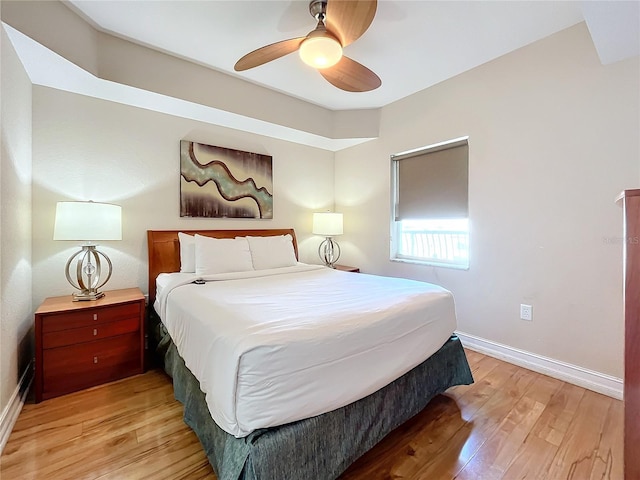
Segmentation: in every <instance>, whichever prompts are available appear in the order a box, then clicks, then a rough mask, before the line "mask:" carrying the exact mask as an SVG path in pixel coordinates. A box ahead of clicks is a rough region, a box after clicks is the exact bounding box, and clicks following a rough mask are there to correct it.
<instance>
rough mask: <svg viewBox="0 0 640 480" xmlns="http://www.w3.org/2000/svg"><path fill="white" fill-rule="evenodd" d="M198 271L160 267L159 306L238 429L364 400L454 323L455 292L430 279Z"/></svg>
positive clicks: (213, 409) (222, 416)
mask: <svg viewBox="0 0 640 480" xmlns="http://www.w3.org/2000/svg"><path fill="white" fill-rule="evenodd" d="M195 278H196V277H195V275H191V274H184V273H180V274H163V275H161V277H159V278H158V295H157V300H156V310H157V312H158V314H159V316H160V318H161V320H162V322H163V323H164V325H165V326H166V328H167V331H168V332H169V334H170V335H171V338H172V339H173V341H174V343H175V345H176V347H177V350H178V352H179V354H180V356H181V357H182V358H183V359H184V361H185V364H186V366H187V368H188V369H189V370H190V371H191V372H192V373H193V375H194V376H195V378H196V379H197V380H198V381H199V383H200V388H201V389H202V391H203V392H204V394H205V400H206V404H207V407H208V409H209V412H210V413H211V416H212V418H213V419H214V421H215V422H216V423H217V424H218V426H220V428H222V429H223V430H224V431H226V432H227V433H229V434H231V435H234V436H235V437H238V438H241V437H244V436H247V435H248V434H250V433H251V432H253V431H255V430H257V429H261V428H268V427H273V426H278V425H283V424H286V423H289V422H293V421H296V420H300V419H303V418H309V417H313V416H316V415H320V414H322V413H325V412H329V411H332V410H335V409H337V408H340V407H342V406H345V405H348V404H350V403H352V402H354V401H356V400H359V399H361V398H364V397H365V396H367V395H369V394H371V393H373V392H375V391H377V390H379V389H380V388H382V387H384V386H386V385H387V384H389V383H391V382H392V381H393V380H395V379H396V378H398V377H400V376H401V375H403V374H405V373H406V372H408V371H409V370H411V369H412V368H414V367H415V366H417V365H418V364H420V363H421V362H423V361H424V360H425V359H427V358H428V357H430V356H431V355H432V354H433V353H434V352H436V351H437V350H438V349H439V348H440V347H441V346H442V345H443V344H444V343H445V342H446V341H447V340H448V338H449V337H450V335H451V334H452V333H453V331H454V330H455V327H456V320H455V306H454V302H453V296H452V295H451V293H450V292H449V291H447V290H446V289H444V288H442V287H439V286H437V285H432V284H428V283H424V282H418V281H413V280H407V279H398V278H389V277H379V276H373V275H366V274H354V273H349V272H342V271H336V270H332V269H328V268H325V267H318V266H311V265H297V266H295V267H286V268H281V269H272V270H261V271H253V272H241V273H233V274H222V275H214V276H210V277H204V279H205V280H207V281H206V282H205V283H204V284H194V283H192V282H193V280H195Z"/></svg>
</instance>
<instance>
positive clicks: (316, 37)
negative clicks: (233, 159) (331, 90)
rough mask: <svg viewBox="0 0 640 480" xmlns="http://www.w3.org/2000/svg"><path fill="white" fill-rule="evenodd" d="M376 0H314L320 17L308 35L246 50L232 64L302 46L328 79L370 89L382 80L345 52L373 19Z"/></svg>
mask: <svg viewBox="0 0 640 480" xmlns="http://www.w3.org/2000/svg"><path fill="white" fill-rule="evenodd" d="M377 6H378V2H377V0H311V2H310V3H309V13H311V15H312V16H313V17H314V18H315V19H316V20H317V21H318V24H317V26H316V28H315V30H312V31H311V32H309V34H308V35H307V36H306V37H298V38H291V39H289V40H283V41H281V42H276V43H272V44H271V45H267V46H265V47H262V48H258V49H257V50H254V51H253V52H250V53H247V54H246V55H245V56H244V57H242V58H241V59H240V60H238V61H237V62H236V64H235V66H234V67H233V68H234V69H235V70H236V71H237V72H241V71H243V70H248V69H250V68H254V67H258V66H260V65H264V64H265V63H268V62H270V61H272V60H276V59H278V58H280V57H283V56H285V55H288V54H290V53H293V52H295V51H296V50H299V53H300V57H301V58H302V60H303V61H304V62H305V63H307V64H308V65H310V66H312V67H314V68H317V69H318V71H319V72H320V75H322V76H323V77H324V78H325V79H326V80H327V81H328V82H329V83H331V84H332V85H334V86H336V87H338V88H339V89H341V90H345V91H347V92H368V91H370V90H375V89H376V88H378V87H379V86H380V85H381V84H382V81H381V80H380V78H379V77H378V76H377V75H376V74H375V73H373V72H372V71H371V70H369V69H368V68H367V67H365V66H364V65H361V64H359V63H358V62H356V61H355V60H352V59H350V58H349V57H346V56H344V55H343V54H342V49H343V48H344V47H346V46H347V45H350V44H351V43H353V42H355V41H356V40H357V39H358V38H360V37H361V36H362V35H363V34H364V32H366V31H367V29H368V28H369V25H371V22H372V21H373V17H374V16H375V14H376V8H377Z"/></svg>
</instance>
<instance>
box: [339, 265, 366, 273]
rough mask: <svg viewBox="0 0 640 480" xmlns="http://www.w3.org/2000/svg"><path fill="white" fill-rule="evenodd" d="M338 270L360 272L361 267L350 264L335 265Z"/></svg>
mask: <svg viewBox="0 0 640 480" xmlns="http://www.w3.org/2000/svg"><path fill="white" fill-rule="evenodd" d="M334 268H335V269H336V270H342V271H343V272H353V273H360V269H359V268H358V267H350V266H348V265H334Z"/></svg>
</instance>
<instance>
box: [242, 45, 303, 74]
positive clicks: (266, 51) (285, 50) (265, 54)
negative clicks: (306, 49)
mask: <svg viewBox="0 0 640 480" xmlns="http://www.w3.org/2000/svg"><path fill="white" fill-rule="evenodd" d="M305 38H307V37H298V38H291V39H289V40H282V41H281V42H276V43H272V44H271V45H267V46H265V47H262V48H258V49H257V50H254V51H253V52H249V53H247V54H246V55H245V56H244V57H242V58H241V59H240V60H238V61H237V62H236V64H235V65H234V67H233V69H234V70H235V71H236V72H242V71H243V70H248V69H250V68H253V67H258V66H260V65H264V64H265V63H267V62H270V61H272V60H276V59H277V58H280V57H284V56H285V55H288V54H290V53H293V52H295V51H296V50H298V48H300V44H301V43H302V41H303V40H304V39H305Z"/></svg>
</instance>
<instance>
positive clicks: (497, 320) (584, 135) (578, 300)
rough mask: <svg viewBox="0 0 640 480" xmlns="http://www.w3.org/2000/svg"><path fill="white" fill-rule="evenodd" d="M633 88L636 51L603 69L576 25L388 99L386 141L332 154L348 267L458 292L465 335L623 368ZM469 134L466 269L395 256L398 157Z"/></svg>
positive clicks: (639, 152)
mask: <svg viewBox="0 0 640 480" xmlns="http://www.w3.org/2000/svg"><path fill="white" fill-rule="evenodd" d="M638 85H640V68H639V64H638V58H637V57H636V58H634V59H630V60H626V61H622V62H618V63H615V64H612V65H608V66H602V65H601V64H600V62H599V60H598V56H597V54H596V51H595V49H594V47H593V45H592V42H591V39H590V37H589V34H588V31H587V28H586V27H585V25H584V24H580V25H577V26H576V27H572V28H570V29H568V30H565V31H563V32H560V33H558V34H556V35H553V36H551V37H548V38H546V39H544V40H541V41H539V42H537V43H535V44H532V45H530V46H528V47H525V48H523V49H521V50H518V51H516V52H514V53H511V54H508V55H506V56H504V57H501V58H499V59H497V60H495V61H492V62H490V63H488V64H485V65H483V66H481V67H478V68H476V69H474V70H472V71H469V72H466V73H464V74H462V75H459V76H458V77H456V78H453V79H450V80H448V81H445V82H443V83H441V84H439V85H436V86H434V87H432V88H429V89H427V90H425V91H422V92H419V93H417V94H415V95H412V96H411V97H408V98H406V99H403V100H401V101H398V102H396V103H394V104H392V105H389V106H387V107H385V108H383V110H382V119H381V137H380V139H379V140H376V141H373V142H369V143H367V144H364V145H361V146H357V147H352V148H350V149H348V150H343V151H340V152H337V154H336V208H337V209H338V210H342V211H343V212H344V213H345V235H344V237H343V240H342V241H341V242H340V243H341V245H342V246H343V261H344V263H348V264H351V265H358V266H359V267H361V268H362V269H363V270H364V271H365V272H371V273H377V274H386V275H393V276H404V277H409V278H416V279H421V280H426V281H430V282H434V283H439V284H442V285H444V286H445V287H447V288H449V289H451V290H452V291H453V293H454V295H455V298H456V302H457V311H458V325H459V330H460V331H462V332H465V333H468V334H471V335H475V336H478V337H481V338H484V339H488V340H490V341H493V342H498V343H501V344H505V345H509V346H511V347H514V348H518V349H522V350H525V351H529V352H533V353H536V354H539V355H543V356H546V357H550V358H553V359H557V360H560V361H564V362H567V363H570V364H573V365H578V366H581V367H584V368H588V369H591V370H595V371H598V372H601V373H605V374H609V375H613V376H616V377H622V352H623V317H622V263H621V258H622V245H621V242H620V237H621V229H622V221H621V211H620V208H619V207H618V206H616V205H615V204H614V199H615V197H616V195H617V194H618V193H619V192H620V191H621V190H622V189H624V188H630V187H637V181H638V178H639V173H640V172H639V170H640V169H639V164H638V158H639V157H640V141H639V137H638V135H639V131H640V124H639V119H640V99H639V89H638ZM464 135H468V136H469V152H470V187H469V188H470V220H471V257H470V262H471V267H470V269H469V270H468V271H461V270H451V269H444V268H435V267H425V266H416V265H409V264H401V263H394V262H390V261H389V210H390V200H389V197H390V180H389V177H390V174H389V172H390V166H389V155H390V154H392V153H396V152H401V151H405V150H409V149H412V148H417V147H421V146H425V145H429V144H433V143H436V142H440V141H443V140H449V139H453V138H456V137H460V136H464ZM521 303H527V304H531V305H533V322H525V321H523V320H520V319H519V306H520V304H521Z"/></svg>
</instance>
